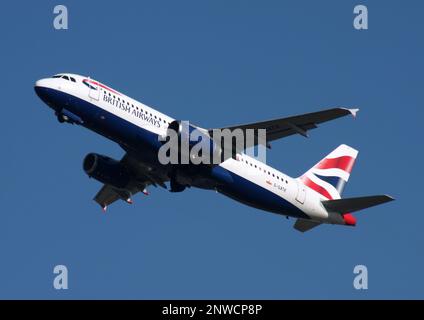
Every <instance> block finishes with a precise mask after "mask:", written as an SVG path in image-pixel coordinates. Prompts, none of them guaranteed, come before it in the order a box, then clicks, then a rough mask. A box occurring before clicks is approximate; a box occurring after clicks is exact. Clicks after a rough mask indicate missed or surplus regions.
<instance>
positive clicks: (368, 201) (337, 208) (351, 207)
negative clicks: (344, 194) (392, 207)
mask: <svg viewBox="0 0 424 320" xmlns="http://www.w3.org/2000/svg"><path fill="white" fill-rule="evenodd" d="M392 200H394V199H393V198H392V197H390V196H387V195H379V196H368V197H358V198H345V199H337V200H325V201H322V204H323V205H324V207H325V208H326V209H327V211H330V212H338V213H341V214H344V213H350V212H355V211H358V210H362V209H365V208H369V207H373V206H376V205H379V204H382V203H386V202H389V201H392Z"/></svg>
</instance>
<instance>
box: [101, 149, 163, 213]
mask: <svg viewBox="0 0 424 320" xmlns="http://www.w3.org/2000/svg"><path fill="white" fill-rule="evenodd" d="M121 163H122V164H123V165H125V166H126V167H127V168H128V169H129V170H130V172H131V173H132V175H133V179H132V181H131V182H130V183H129V185H128V186H127V187H126V188H125V189H118V188H115V187H113V186H111V185H108V184H104V185H103V187H102V188H101V189H100V191H99V192H98V193H97V194H96V196H95V197H94V201H96V202H97V203H98V204H99V205H100V206H101V207H102V209H103V211H106V208H107V206H109V205H110V204H112V203H113V202H115V201H117V200H124V201H126V202H127V203H132V200H131V197H132V196H133V195H135V194H136V193H138V192H140V191H141V192H143V193H144V194H146V195H147V194H148V192H147V190H146V188H147V187H148V186H149V185H153V186H155V187H156V186H157V185H159V186H161V187H163V188H166V185H165V181H166V180H165V179H164V177H163V176H160V175H158V174H155V173H154V172H153V171H151V170H149V168H147V167H145V166H144V165H142V164H141V163H140V161H138V160H137V158H136V157H135V156H132V155H130V154H128V153H127V154H125V156H124V157H123V158H122V159H121Z"/></svg>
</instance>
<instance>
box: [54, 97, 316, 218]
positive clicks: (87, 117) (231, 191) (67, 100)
mask: <svg viewBox="0 0 424 320" xmlns="http://www.w3.org/2000/svg"><path fill="white" fill-rule="evenodd" d="M46 90H47V91H48V95H49V99H51V104H53V105H54V107H55V108H56V109H57V110H59V109H62V108H66V109H68V110H69V111H71V112H73V113H74V114H76V115H78V116H79V117H81V119H83V121H84V124H83V126H84V127H86V128H88V129H90V130H93V131H95V132H97V133H99V134H101V135H103V136H105V137H107V138H110V139H112V140H114V141H115V142H117V143H119V144H121V145H122V144H124V145H128V146H129V147H131V149H134V150H137V149H138V150H142V149H140V148H143V147H146V146H148V147H150V148H151V149H152V150H153V151H154V152H157V150H159V148H160V147H161V143H160V141H159V140H158V136H157V134H155V133H153V132H150V131H148V130H146V129H144V128H141V127H138V126H137V125H135V124H133V123H131V122H128V121H126V120H124V119H122V118H120V117H118V116H116V115H114V114H113V113H110V112H107V111H106V110H104V109H102V108H100V107H98V106H96V105H94V104H92V103H89V102H87V101H85V100H82V99H80V98H77V97H75V96H72V95H69V94H66V93H64V92H61V91H57V90H52V89H46ZM46 93H47V92H46ZM102 118H103V120H101V119H102ZM156 154H157V153H156ZM210 175H211V176H212V177H213V178H214V179H215V180H216V181H217V182H219V184H220V187H219V190H218V191H220V192H221V193H223V194H225V195H227V196H229V197H231V198H233V199H235V200H237V201H239V202H242V203H245V204H247V205H250V206H253V207H255V208H258V209H262V210H266V211H271V212H274V213H279V214H285V215H291V216H295V217H301V218H306V219H307V218H309V217H308V216H307V215H306V214H305V213H303V212H302V211H301V210H300V209H299V208H297V207H296V206H294V205H293V204H291V203H290V202H288V201H287V200H285V199H284V198H282V197H280V196H278V195H277V194H275V193H273V192H271V191H269V190H267V189H265V188H263V187H261V186H259V185H257V184H255V183H253V182H252V181H250V180H248V179H246V178H244V177H242V176H239V175H237V174H235V173H233V172H230V171H228V170H226V169H224V168H222V167H221V166H216V167H214V168H213V170H212V171H211V173H210Z"/></svg>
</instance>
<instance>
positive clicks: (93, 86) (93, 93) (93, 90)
mask: <svg viewBox="0 0 424 320" xmlns="http://www.w3.org/2000/svg"><path fill="white" fill-rule="evenodd" d="M88 83H89V85H90V86H89V89H88V96H89V97H90V98H91V99H94V100H99V97H100V88H99V85H98V84H97V82H96V81H93V80H91V79H90V78H88Z"/></svg>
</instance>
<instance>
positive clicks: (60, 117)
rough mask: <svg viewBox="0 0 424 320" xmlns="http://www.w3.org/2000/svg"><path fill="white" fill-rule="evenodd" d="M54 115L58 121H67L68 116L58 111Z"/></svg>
mask: <svg viewBox="0 0 424 320" xmlns="http://www.w3.org/2000/svg"><path fill="white" fill-rule="evenodd" d="M56 117H57V121H59V122H60V123H64V122H68V121H69V118H68V117H67V116H65V115H63V114H62V113H60V112H58V113H56Z"/></svg>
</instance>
